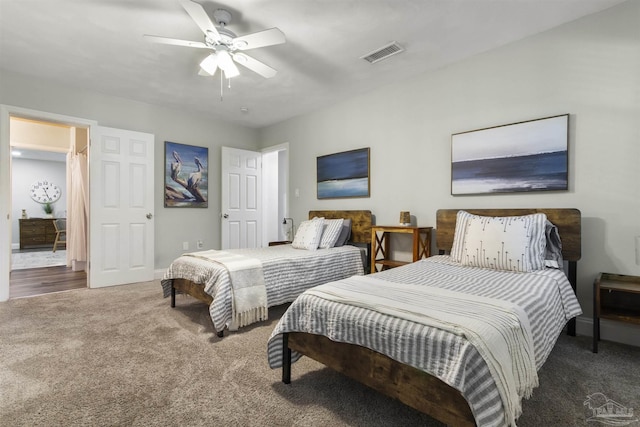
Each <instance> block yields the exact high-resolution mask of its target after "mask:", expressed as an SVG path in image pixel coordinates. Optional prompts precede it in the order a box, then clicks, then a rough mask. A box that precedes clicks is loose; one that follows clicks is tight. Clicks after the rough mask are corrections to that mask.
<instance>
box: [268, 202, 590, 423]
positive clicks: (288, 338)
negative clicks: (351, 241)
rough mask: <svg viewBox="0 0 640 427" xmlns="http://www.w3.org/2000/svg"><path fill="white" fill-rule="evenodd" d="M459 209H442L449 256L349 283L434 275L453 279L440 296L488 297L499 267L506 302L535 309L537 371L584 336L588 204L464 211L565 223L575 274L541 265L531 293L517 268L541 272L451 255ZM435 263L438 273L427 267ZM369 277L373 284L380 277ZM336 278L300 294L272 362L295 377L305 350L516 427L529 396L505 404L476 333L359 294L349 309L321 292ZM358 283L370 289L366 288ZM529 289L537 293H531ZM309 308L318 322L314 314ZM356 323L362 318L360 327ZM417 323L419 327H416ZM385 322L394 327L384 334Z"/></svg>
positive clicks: (563, 234)
mask: <svg viewBox="0 0 640 427" xmlns="http://www.w3.org/2000/svg"><path fill="white" fill-rule="evenodd" d="M458 211H459V210H455V209H454V210H439V211H438V213H437V230H436V246H437V249H438V251H439V253H440V255H438V256H435V257H432V258H430V259H427V260H421V261H418V262H416V263H412V264H409V265H407V266H403V267H399V268H396V269H391V270H387V271H384V272H381V273H376V274H374V275H370V276H367V277H364V278H351V279H347V280H343V281H340V282H339V283H340V284H341V285H344V286H346V285H349V286H355V284H354V283H350V282H353V281H354V280H357V281H366V280H371V281H372V283H375V282H376V281H377V282H382V281H385V280H387V281H390V282H392V284H394V285H397V283H408V284H411V285H412V286H413V287H412V288H410V289H411V290H413V289H414V288H415V286H418V285H419V286H422V285H423V284H424V282H429V281H431V282H432V283H431V284H432V285H434V286H440V285H441V284H445V283H446V286H445V285H442V286H443V287H444V288H445V289H443V290H442V291H440V290H438V291H436V292H435V294H434V295H436V296H437V297H438V298H440V297H441V295H440V293H441V292H442V293H446V292H449V291H450V289H446V287H447V286H453V289H454V290H456V291H457V293H456V295H458V294H461V293H463V292H467V290H468V289H469V288H472V290H471V291H470V292H471V293H472V294H474V293H475V295H479V297H480V298H482V297H483V296H484V295H485V294H483V293H488V294H496V289H492V288H491V284H487V285H486V286H487V288H486V289H485V287H484V286H485V285H484V284H480V282H479V280H480V279H481V278H479V277H478V276H484V275H489V276H488V277H490V278H491V280H490V282H491V283H493V282H494V281H495V283H497V284H498V286H499V288H498V294H499V295H500V298H502V299H504V300H505V301H509V300H513V301H510V302H513V303H514V306H517V307H525V308H523V309H522V311H524V312H525V315H526V316H529V321H530V322H531V327H530V328H529V329H530V330H531V331H532V333H531V336H532V338H530V340H531V344H530V345H531V347H530V351H529V352H530V353H531V355H530V356H529V365H535V371H537V370H538V369H539V368H540V367H541V366H542V364H543V363H544V361H545V360H546V357H547V356H548V354H549V353H550V351H551V349H552V348H553V345H554V343H555V340H556V339H557V337H558V335H559V333H560V332H561V331H562V330H563V327H564V326H565V325H566V324H567V323H569V327H568V332H569V333H570V334H575V329H574V328H575V326H574V325H572V324H571V322H570V321H569V320H570V319H574V318H575V316H577V315H579V314H580V313H581V309H580V306H579V304H578V302H577V299H576V298H575V286H576V262H577V261H578V260H579V259H580V228H581V226H580V222H581V218H580V212H579V211H578V210H576V209H465V210H464V211H465V212H468V213H469V214H473V215H480V216H485V217H515V216H523V215H530V214H539V213H544V214H546V217H547V218H548V220H549V221H550V222H551V223H553V224H554V225H555V227H556V228H557V232H558V234H559V236H560V238H561V239H562V249H561V254H562V258H563V259H564V261H566V262H568V280H567V277H566V276H565V274H564V272H563V271H562V270H559V269H543V270H541V271H539V272H536V271H534V272H533V276H535V280H534V281H532V282H530V283H533V284H534V286H528V287H527V288H526V290H525V291H523V290H522V289H523V288H521V287H520V285H519V282H516V281H515V276H518V277H521V278H526V279H527V280H531V275H532V273H525V274H523V273H519V272H510V271H509V272H504V273H505V274H506V275H507V276H504V277H500V278H499V279H495V278H492V277H493V275H495V274H497V273H500V272H496V271H494V270H491V269H485V268H478V267H460V266H459V265H458V263H456V262H454V261H452V260H451V257H450V256H448V255H444V254H449V253H450V251H451V250H452V247H453V248H454V249H455V247H454V246H455V245H456V237H455V236H456V218H457V216H458ZM561 264H564V263H561ZM424 269H426V270H424ZM461 269H463V270H464V269H467V270H470V271H473V272H474V273H473V274H470V275H467V274H466V273H463V272H460V270H461ZM489 270H491V271H489ZM425 271H428V272H429V273H428V274H425V273H424V272H425ZM369 278H370V279H369ZM434 280H435V282H434ZM482 280H484V278H482ZM341 282H345V283H341ZM364 284H365V285H367V284H368V285H370V286H373V285H371V283H364ZM376 285H377V283H376ZM326 286H330V287H331V286H334V284H333V283H332V284H328V285H325V286H321V287H319V288H316V289H313V290H310V291H308V292H305V293H303V294H302V295H301V296H300V297H298V299H296V301H295V302H294V303H293V304H292V305H291V306H290V307H289V309H288V310H287V312H285V314H284V315H283V316H282V318H281V320H280V322H279V323H278V325H277V326H276V328H275V329H274V331H273V333H272V336H271V338H270V340H269V343H268V360H269V364H270V366H271V367H272V368H278V367H281V368H282V381H283V382H285V383H289V382H290V381H291V368H292V363H293V362H295V361H296V360H298V359H299V358H300V357H301V356H303V355H304V356H308V357H311V358H312V359H315V360H317V361H319V362H320V363H323V364H324V365H326V366H328V367H330V368H332V369H334V370H336V371H338V372H341V373H343V374H345V375H347V376H349V377H351V378H353V379H355V380H357V381H359V382H362V383H363V384H366V385H368V386H370V387H372V388H373V389H375V390H378V391H379V392H382V393H383V394H386V395H388V396H390V397H393V398H396V399H398V400H400V401H401V402H403V403H405V404H406V405H408V406H411V407H413V408H415V409H417V410H419V411H421V412H424V413H427V414H429V415H431V416H432V417H433V418H435V419H437V420H440V421H441V422H444V423H445V424H448V425H455V426H474V425H508V424H510V423H512V422H514V420H515V419H516V418H517V416H518V415H519V412H518V405H519V404H520V400H518V402H516V403H513V402H509V403H505V402H504V401H503V400H502V395H501V391H502V389H503V388H504V385H503V387H502V388H499V387H498V384H499V383H500V384H501V383H502V382H501V381H498V380H494V379H493V377H492V369H491V368H490V366H489V363H487V362H486V361H485V360H484V357H483V356H481V355H480V354H479V351H480V350H479V349H475V350H474V348H475V347H474V345H475V341H474V344H472V345H470V343H469V341H471V340H469V341H467V339H466V338H460V336H458V335H455V334H452V333H450V332H447V331H445V330H440V329H437V328H434V327H429V326H424V325H423V324H418V323H416V322H411V321H407V320H398V318H394V317H393V316H388V315H386V314H385V313H382V314H381V313H378V312H375V311H372V310H370V309H369V308H367V306H366V304H364V303H360V302H358V301H357V300H355V299H354V300H352V301H350V302H348V303H347V304H353V305H347V307H348V309H347V310H345V306H344V304H341V303H340V302H337V301H331V300H323V299H322V298H319V297H318V295H323V294H322V293H319V289H322V288H325V287H326ZM353 289H359V290H360V292H362V288H356V287H354V288H353ZM370 289H373V288H370ZM549 289H551V290H549ZM376 292H378V291H376ZM373 293H375V292H373ZM529 294H531V295H532V296H528V295H529ZM341 297H343V296H341ZM435 301H437V300H435ZM445 305H446V304H443V306H445ZM305 313H306V314H307V318H308V319H309V318H311V321H304V315H305ZM314 313H322V315H317V314H314ZM535 313H538V314H535ZM309 315H310V316H309ZM526 316H525V317H526ZM546 317H550V319H553V320H551V321H550V322H547V321H546V320H544V319H545V318H546ZM327 319H329V320H328V321H327ZM368 319H371V320H372V322H369V320H368ZM356 324H358V325H357V326H352V325H356ZM327 325H329V326H327ZM407 325H408V327H409V328H411V329H410V330H411V332H407V331H408V329H407ZM522 329H523V330H524V329H527V328H524V327H523V328H522ZM380 330H386V331H389V332H390V333H388V334H380V333H379V332H376V331H380ZM413 331H415V332H413ZM522 335H526V334H524V333H523V334H522ZM525 341H526V340H525ZM398 343H405V344H406V345H402V344H398ZM445 344H446V345H445ZM449 344H453V347H447V345H449ZM408 348H414V349H422V351H418V352H417V353H418V354H417V355H416V354H413V353H415V352H411V351H409V350H407V349H408ZM479 348H481V347H479ZM376 350H377V351H376ZM482 351H485V350H484V349H483V350H482ZM423 354H427V355H429V357H431V359H428V358H427V360H426V361H420V362H415V361H414V360H412V359H413V358H416V357H423ZM449 354H451V355H456V356H457V357H458V358H459V359H458V361H456V362H455V363H453V362H446V361H445V363H443V364H441V365H439V364H438V363H439V362H438V357H442V355H449ZM516 356H522V355H520V354H517V355H516ZM447 357H449V356H447ZM523 357H524V356H523ZM492 366H494V365H492ZM498 367H500V365H498ZM494 368H495V366H494ZM517 372H518V373H519V372H520V371H517ZM530 376H533V375H532V374H530ZM534 380H535V381H537V375H535V378H534V379H531V381H533V384H529V386H528V389H527V390H525V391H522V393H524V394H525V395H529V394H530V393H531V391H532V388H533V387H535V385H537V383H535V381H534ZM507 388H508V387H507ZM524 388H526V387H524ZM525 397H526V396H525ZM505 405H506V407H505ZM510 420H511V421H510Z"/></svg>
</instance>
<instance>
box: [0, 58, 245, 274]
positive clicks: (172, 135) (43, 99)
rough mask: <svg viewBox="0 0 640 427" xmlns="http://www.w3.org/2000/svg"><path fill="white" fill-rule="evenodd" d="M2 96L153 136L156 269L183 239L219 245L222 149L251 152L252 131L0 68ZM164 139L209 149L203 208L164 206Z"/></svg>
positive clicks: (174, 253)
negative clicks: (206, 197)
mask: <svg viewBox="0 0 640 427" xmlns="http://www.w3.org/2000/svg"><path fill="white" fill-rule="evenodd" d="M114 78H115V77H114ZM0 94H2V96H1V98H0V102H1V103H2V104H7V105H12V106H17V107H23V108H28V109H33V110H38V111H45V112H49V113H55V114H62V115H67V116H72V117H78V118H83V119H88V120H96V121H97V122H98V124H99V125H101V126H109V127H115V128H121V129H128V130H134V131H139V132H147V133H152V134H154V135H155V144H156V148H155V166H156V167H155V170H156V176H155V183H156V185H155V231H156V236H155V267H156V269H162V268H166V267H167V266H168V265H169V264H170V263H171V261H172V260H173V259H175V258H176V257H177V256H178V255H180V254H181V253H182V242H183V241H188V242H189V243H190V248H192V249H193V248H195V247H196V240H203V241H204V247H205V249H207V248H219V247H220V220H219V214H220V197H219V195H220V175H219V173H218V172H217V171H218V170H219V165H220V147H221V146H223V145H224V146H230V147H236V148H243V149H249V150H255V149H256V148H257V131H256V130H254V129H249V128H244V127H241V126H237V125H234V124H230V123H224V122H220V121H216V120H213V119H211V118H210V117H207V116H206V115H196V114H189V113H185V112H183V111H181V110H174V109H170V108H163V107H159V106H155V105H150V104H145V103H142V102H136V101H131V100H127V99H123V98H117V97H113V96H109V95H105V94H101V93H97V92H89V91H83V90H78V89H75V88H70V87H63V86H60V85H57V84H55V83H54V82H50V81H47V80H44V79H42V78H39V77H38V78H35V77H29V76H26V75H21V74H16V73H11V72H7V71H4V70H0ZM221 108H223V107H221ZM164 141H173V142H179V143H182V144H191V145H199V146H203V147H209V165H210V166H211V169H210V171H211V172H210V177H209V178H210V181H209V196H210V198H209V207H208V208H207V209H201V208H199V209H189V208H164V199H163V197H164V189H163V180H164V177H163V167H164ZM0 152H2V153H4V152H5V151H4V150H0ZM3 240H5V241H6V239H3Z"/></svg>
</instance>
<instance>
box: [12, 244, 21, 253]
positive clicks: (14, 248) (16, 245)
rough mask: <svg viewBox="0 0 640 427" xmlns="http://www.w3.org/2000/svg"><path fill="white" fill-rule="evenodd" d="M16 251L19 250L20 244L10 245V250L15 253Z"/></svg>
mask: <svg viewBox="0 0 640 427" xmlns="http://www.w3.org/2000/svg"><path fill="white" fill-rule="evenodd" d="M16 249H20V243H12V244H11V250H12V251H15V250H16Z"/></svg>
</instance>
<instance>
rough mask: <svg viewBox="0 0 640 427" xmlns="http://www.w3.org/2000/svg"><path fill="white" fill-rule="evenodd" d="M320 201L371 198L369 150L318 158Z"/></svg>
mask: <svg viewBox="0 0 640 427" xmlns="http://www.w3.org/2000/svg"><path fill="white" fill-rule="evenodd" d="M317 186H318V199H338V198H345V197H369V148H360V149H358V150H351V151H344V152H341V153H335V154H328V155H326V156H320V157H318V158H317Z"/></svg>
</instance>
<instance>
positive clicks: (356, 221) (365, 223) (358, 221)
mask: <svg viewBox="0 0 640 427" xmlns="http://www.w3.org/2000/svg"><path fill="white" fill-rule="evenodd" d="M314 217H324V218H327V219H339V218H344V219H350V220H351V238H350V239H349V241H350V242H354V243H367V244H368V243H371V211H309V219H313V218H314Z"/></svg>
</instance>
